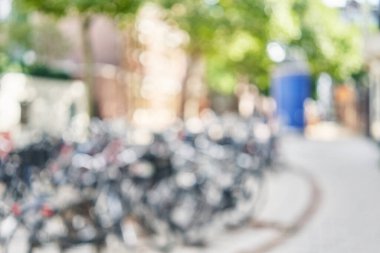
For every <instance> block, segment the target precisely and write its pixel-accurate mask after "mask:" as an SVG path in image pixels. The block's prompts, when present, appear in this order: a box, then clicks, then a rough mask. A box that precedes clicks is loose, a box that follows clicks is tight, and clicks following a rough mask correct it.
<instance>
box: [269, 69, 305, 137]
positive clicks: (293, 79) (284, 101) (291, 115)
mask: <svg viewBox="0 0 380 253" xmlns="http://www.w3.org/2000/svg"><path fill="white" fill-rule="evenodd" d="M305 66H306V65H304V64H299V63H297V64H295V63H286V64H283V65H281V66H279V67H278V68H277V69H276V71H275V73H274V75H273V79H272V86H271V93H272V96H273V98H274V99H275V101H276V103H277V116H278V117H279V119H280V122H281V124H282V125H283V126H286V127H289V128H293V129H296V130H301V131H302V130H303V129H304V128H305V116H304V114H305V110H304V103H305V100H306V99H307V98H308V97H309V96H310V84H311V80H310V75H309V73H308V71H307V68H306V67H305Z"/></svg>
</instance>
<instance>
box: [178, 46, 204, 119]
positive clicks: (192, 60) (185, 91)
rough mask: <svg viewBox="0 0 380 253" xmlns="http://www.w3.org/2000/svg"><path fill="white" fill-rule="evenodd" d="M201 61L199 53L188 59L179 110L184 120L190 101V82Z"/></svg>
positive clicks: (191, 55) (192, 54)
mask: <svg viewBox="0 0 380 253" xmlns="http://www.w3.org/2000/svg"><path fill="white" fill-rule="evenodd" d="M199 59H200V54H199V53H197V52H193V53H190V55H189V56H188V58H187V66H186V73H185V77H184V79H183V81H182V89H181V97H180V108H179V117H180V118H181V119H182V120H184V119H185V117H186V103H187V100H188V98H189V97H188V92H189V81H190V79H191V77H192V76H193V74H194V73H193V72H194V68H195V67H196V64H197V62H198V60H199Z"/></svg>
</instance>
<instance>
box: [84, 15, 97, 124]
mask: <svg viewBox="0 0 380 253" xmlns="http://www.w3.org/2000/svg"><path fill="white" fill-rule="evenodd" d="M91 24H92V17H91V15H88V14H87V15H86V14H85V15H84V16H83V17H82V19H81V33H82V34H81V35H82V53H83V80H84V81H85V83H86V87H87V94H88V110H89V114H90V117H94V116H99V111H98V105H97V103H96V102H97V101H96V93H95V85H96V77H95V74H96V73H95V58H94V52H93V48H92V42H91V34H90V28H91Z"/></svg>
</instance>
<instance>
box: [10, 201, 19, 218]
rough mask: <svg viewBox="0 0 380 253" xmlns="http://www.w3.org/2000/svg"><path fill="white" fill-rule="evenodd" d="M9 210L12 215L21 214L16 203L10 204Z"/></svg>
mask: <svg viewBox="0 0 380 253" xmlns="http://www.w3.org/2000/svg"><path fill="white" fill-rule="evenodd" d="M11 211H12V213H13V215H14V216H20V215H21V206H20V205H19V204H17V203H14V204H13V205H12V208H11Z"/></svg>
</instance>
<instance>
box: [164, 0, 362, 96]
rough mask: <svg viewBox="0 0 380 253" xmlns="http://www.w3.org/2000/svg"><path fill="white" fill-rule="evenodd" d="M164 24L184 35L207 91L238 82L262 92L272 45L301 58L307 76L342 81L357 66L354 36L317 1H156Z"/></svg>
mask: <svg viewBox="0 0 380 253" xmlns="http://www.w3.org/2000/svg"><path fill="white" fill-rule="evenodd" d="M160 3H161V4H162V5H163V6H164V7H165V8H166V9H167V10H168V13H169V15H168V19H169V20H171V21H173V23H175V24H177V25H178V26H179V27H180V28H181V29H183V30H185V31H187V32H188V34H189V37H190V43H189V47H188V50H189V53H190V54H193V53H194V52H196V53H198V54H201V55H202V57H203V58H204V59H205V61H206V68H207V76H206V80H207V82H208V84H209V86H210V87H211V88H212V89H215V90H218V91H221V92H223V93H231V92H233V90H234V85H235V84H236V82H237V81H238V80H239V78H241V77H243V78H244V80H246V79H248V80H249V81H250V82H251V83H254V84H256V85H257V86H258V87H259V88H260V89H261V90H262V91H266V90H268V88H269V84H270V73H271V69H272V68H273V67H274V63H273V62H271V61H270V60H269V59H268V56H267V52H266V46H267V44H268V42H270V41H278V42H281V43H283V44H284V45H287V46H288V47H289V48H298V49H301V51H304V52H305V55H306V56H307V59H308V62H309V65H310V68H311V72H312V74H313V75H318V74H319V73H320V72H328V73H330V74H331V75H332V76H333V77H334V78H335V80H337V81H340V80H344V79H346V78H348V77H349V76H350V75H351V74H352V73H354V72H356V71H357V70H358V69H359V68H360V65H361V60H360V34H359V32H358V29H357V28H356V27H354V26H353V25H351V24H348V23H345V22H344V21H343V20H342V19H341V17H340V16H339V14H338V13H337V11H336V10H334V9H330V8H328V7H326V6H325V5H324V4H322V2H321V1H320V0H281V1H278V0H255V1H252V0H236V1H232V0H219V1H218V0H195V1H190V0H187V1H186V0H185V1H176V0H162V1H160Z"/></svg>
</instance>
